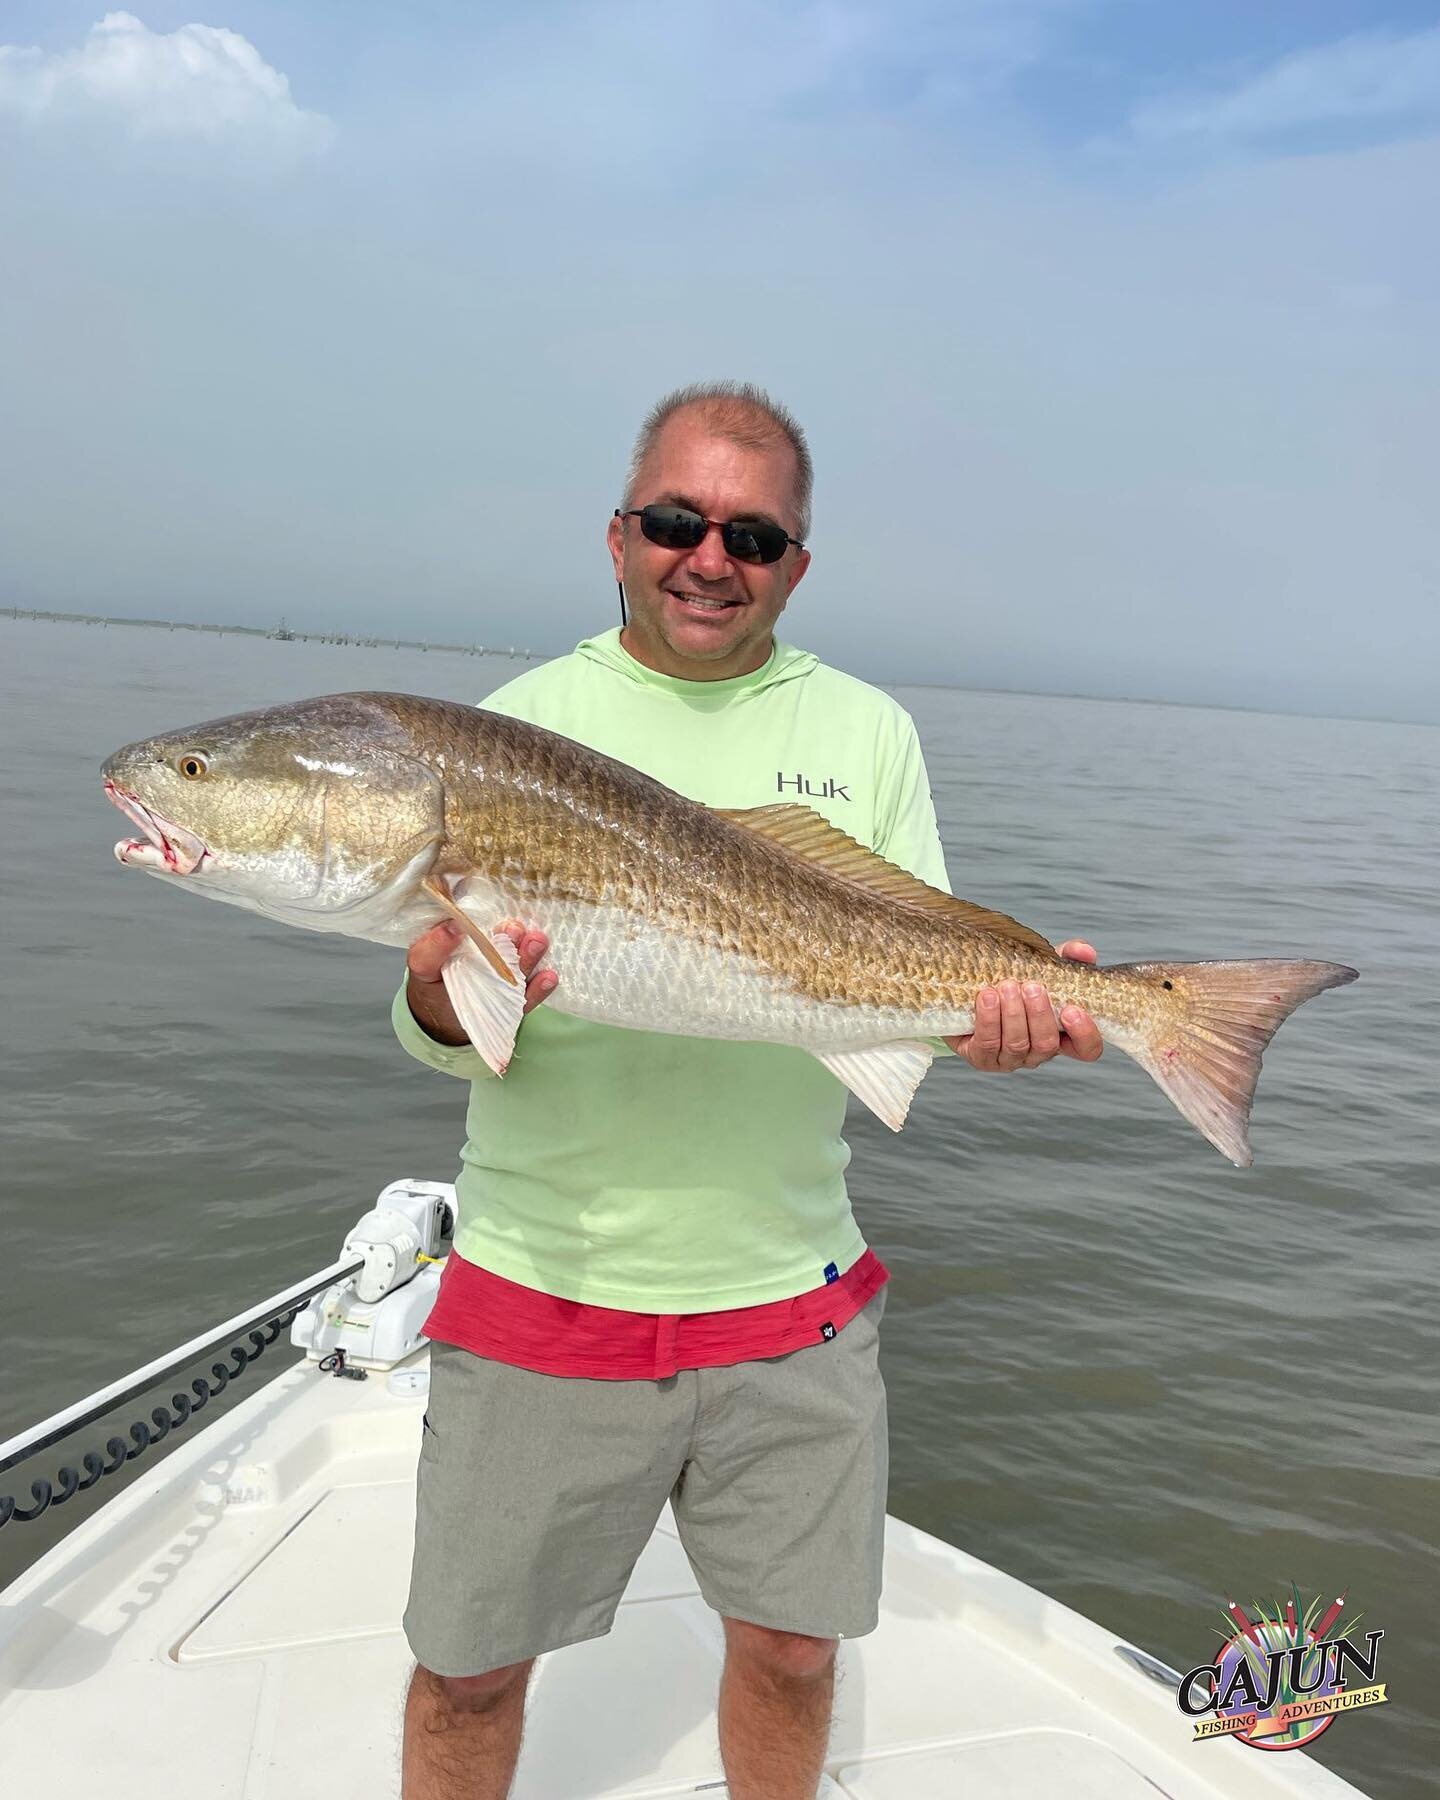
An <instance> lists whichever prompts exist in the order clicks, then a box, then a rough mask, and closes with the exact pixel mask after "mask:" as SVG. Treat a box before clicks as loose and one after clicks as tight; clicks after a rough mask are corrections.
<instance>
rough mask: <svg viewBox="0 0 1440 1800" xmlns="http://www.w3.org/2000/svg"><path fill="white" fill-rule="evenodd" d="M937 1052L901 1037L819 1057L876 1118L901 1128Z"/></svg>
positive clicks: (834, 1051)
mask: <svg viewBox="0 0 1440 1800" xmlns="http://www.w3.org/2000/svg"><path fill="white" fill-rule="evenodd" d="M934 1055H935V1052H934V1051H933V1050H932V1049H931V1048H930V1046H929V1044H922V1043H920V1042H918V1041H917V1040H911V1039H908V1038H902V1039H900V1040H899V1041H898V1042H897V1043H893V1044H877V1045H875V1046H874V1047H873V1048H872V1049H869V1050H832V1051H831V1053H830V1054H829V1055H828V1056H822V1057H820V1058H819V1060H820V1061H821V1062H822V1063H824V1065H825V1067H826V1068H827V1069H828V1070H829V1071H830V1073H831V1074H832V1075H834V1076H836V1077H837V1079H839V1080H840V1081H843V1082H844V1083H845V1085H846V1087H847V1088H849V1090H850V1092H851V1093H852V1094H854V1095H855V1097H856V1099H858V1100H863V1101H864V1102H865V1104H866V1105H867V1106H868V1107H869V1108H870V1110H871V1112H873V1113H874V1114H875V1116H876V1118H877V1119H881V1120H883V1121H884V1123H885V1124H886V1125H888V1126H889V1127H890V1129H891V1130H892V1131H898V1130H899V1129H900V1127H901V1126H902V1125H903V1124H904V1123H905V1115H906V1114H907V1113H908V1112H909V1111H910V1102H911V1100H913V1099H914V1097H915V1090H916V1088H917V1087H919V1085H920V1083H921V1082H922V1081H923V1080H924V1079H925V1074H926V1071H927V1070H928V1069H929V1067H930V1063H931V1061H932V1059H933V1058H934Z"/></svg>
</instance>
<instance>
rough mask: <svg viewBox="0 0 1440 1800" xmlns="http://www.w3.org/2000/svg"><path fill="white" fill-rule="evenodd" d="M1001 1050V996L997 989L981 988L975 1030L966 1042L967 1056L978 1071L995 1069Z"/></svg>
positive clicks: (976, 1009) (976, 998)
mask: <svg viewBox="0 0 1440 1800" xmlns="http://www.w3.org/2000/svg"><path fill="white" fill-rule="evenodd" d="M999 1049H1000V995H999V993H998V992H997V990H996V989H995V988H981V990H980V992H979V993H978V994H977V995H976V996H975V1029H974V1030H973V1031H972V1032H971V1033H970V1036H969V1038H968V1039H967V1040H966V1050H965V1054H966V1056H967V1057H968V1059H969V1061H970V1063H971V1064H972V1065H973V1066H974V1067H975V1068H977V1069H994V1068H998V1067H999V1065H998V1064H997V1062H996V1061H995V1057H996V1054H997V1052H998V1051H999Z"/></svg>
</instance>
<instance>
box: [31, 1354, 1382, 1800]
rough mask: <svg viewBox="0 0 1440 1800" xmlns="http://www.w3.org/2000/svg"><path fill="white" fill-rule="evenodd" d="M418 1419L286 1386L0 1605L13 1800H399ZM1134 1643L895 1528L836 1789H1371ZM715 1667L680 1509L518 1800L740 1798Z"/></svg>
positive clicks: (525, 1765)
mask: <svg viewBox="0 0 1440 1800" xmlns="http://www.w3.org/2000/svg"><path fill="white" fill-rule="evenodd" d="M424 1366H425V1358H424V1354H423V1353H422V1354H421V1355H420V1356H419V1357H417V1358H415V1359H412V1362H411V1364H410V1365H408V1367H410V1368H420V1369H423V1368H424ZM400 1373H401V1374H403V1373H404V1372H403V1371H401V1372H400ZM423 1406H424V1398H423V1395H422V1394H417V1393H397V1392H395V1391H393V1389H392V1386H391V1380H390V1378H387V1377H386V1376H385V1375H383V1374H373V1375H371V1377H370V1378H369V1379H368V1380H367V1381H363V1382H355V1381H344V1380H336V1379H334V1378H332V1377H330V1376H327V1375H321V1374H320V1373H318V1372H317V1370H316V1367H315V1365H314V1364H313V1363H308V1364H307V1363H301V1364H298V1365H296V1366H295V1367H293V1368H291V1369H289V1370H288V1371H286V1372H284V1373H282V1374H281V1375H280V1376H279V1377H277V1378H276V1379H274V1380H272V1381H271V1382H270V1383H269V1384H268V1385H265V1386H263V1387H260V1388H258V1389H257V1391H256V1392H255V1393H254V1394H252V1395H251V1396H250V1397H249V1398H248V1399H247V1400H246V1401H244V1402H243V1403H242V1404H241V1405H239V1406H237V1407H236V1408H235V1409H234V1410H233V1411H232V1412H231V1413H230V1414H229V1415H228V1417H226V1418H224V1419H222V1420H219V1421H217V1422H216V1423H215V1424H214V1425H212V1426H210V1427H209V1428H208V1429H205V1430H200V1429H199V1428H198V1426H197V1428H196V1430H195V1433H194V1436H193V1437H192V1438H191V1440H190V1441H189V1442H187V1443H183V1444H182V1446H181V1447H179V1448H177V1449H176V1450H174V1451H173V1452H172V1453H171V1454H170V1455H169V1456H168V1457H166V1458H165V1459H164V1460H162V1461H157V1462H156V1464H155V1466H154V1468H153V1469H151V1470H149V1471H148V1472H147V1473H145V1474H143V1475H142V1476H141V1477H140V1479H139V1480H138V1481H136V1482H135V1484H134V1485H133V1486H131V1487H130V1488H129V1489H128V1490H127V1491H126V1492H124V1493H123V1494H121V1495H120V1496H119V1497H118V1498H117V1499H116V1500H114V1501H112V1502H111V1504H110V1505H108V1506H106V1507H103V1508H101V1509H100V1510H99V1511H98V1512H97V1513H96V1514H95V1515H94V1516H92V1517H91V1518H90V1519H88V1520H87V1521H85V1522H84V1523H83V1524H82V1525H80V1526H78V1527H77V1528H76V1529H75V1530H74V1531H73V1532H71V1533H70V1535H69V1536H68V1537H66V1538H65V1539H64V1541H63V1542H61V1543H60V1544H59V1545H57V1546H56V1548H55V1549H54V1550H52V1551H51V1552H50V1553H49V1554H48V1555H47V1556H46V1557H44V1558H43V1559H42V1560H41V1561H40V1562H39V1563H37V1564H36V1565H35V1566H34V1567H33V1568H32V1569H30V1570H29V1571H28V1572H27V1573H26V1574H25V1575H24V1576H22V1577H21V1578H20V1579H19V1580H18V1581H17V1582H16V1583H14V1584H13V1585H12V1587H11V1588H10V1589H9V1590H8V1591H7V1592H5V1593H4V1594H3V1595H0V1696H3V1697H0V1744H3V1746H4V1753H3V1763H4V1768H5V1775H6V1780H5V1783H4V1786H5V1791H6V1792H8V1793H13V1794H17V1795H19V1794H27V1795H28V1794H46V1795H51V1796H59V1797H60V1800H71V1797H75V1800H78V1797H79V1796H81V1795H82V1794H83V1795H88V1794H90V1793H92V1792H104V1793H105V1794H106V1795H107V1796H110V1800H157V1797H166V1796H170V1795H185V1796H187V1797H190V1796H194V1797H196V1800H202V1797H203V1800H300V1797H305V1800H308V1797H309V1796H311V1795H315V1794H320V1793H326V1794H333V1795H343V1796H344V1800H393V1797H394V1796H396V1795H397V1794H398V1791H399V1745H400V1722H401V1710H402V1700H403V1695H404V1689H405V1685H406V1682H407V1679H408V1676H409V1671H410V1666H411V1658H410V1654H409V1651H408V1648H407V1646H406V1643H405V1639H404V1637H403V1636H402V1634H401V1631H400V1616H401V1612H402V1610H403V1606H404V1601H405V1593H406V1586H407V1581H408V1576H409V1564H410V1547H411V1538H412V1533H413V1525H414V1471H415V1462H416V1456H417V1452H418V1447H419V1434H420V1418H421V1412H422V1410H423ZM89 1441H90V1440H89V1439H88V1438H87V1439H85V1440H83V1441H82V1443H81V1444H80V1446H79V1447H80V1448H82V1449H83V1448H84V1445H85V1444H86V1443H88V1442H89ZM52 1455H53V1453H52ZM43 1466H45V1467H46V1468H47V1471H48V1467H49V1462H48V1459H47V1460H46V1462H45V1463H44V1465H43ZM23 1473H24V1472H23V1471H21V1470H16V1471H14V1474H15V1475H16V1476H20V1475H22V1474H23ZM21 1491H24V1488H23V1485H22V1487H21ZM7 1529H8V1530H11V1531H23V1530H24V1529H25V1526H24V1525H20V1524H12V1525H11V1526H9V1527H7ZM1117 1642H1119V1640H1117V1639H1115V1638H1114V1637H1112V1636H1111V1635H1110V1634H1109V1633H1108V1632H1104V1631H1102V1630H1100V1629H1099V1628H1098V1627H1097V1626H1095V1625H1092V1624H1090V1623H1089V1622H1088V1621H1086V1620H1084V1619H1082V1618H1080V1617H1079V1616H1078V1615H1076V1614H1075V1613H1072V1612H1070V1611H1068V1610H1067V1609H1066V1608H1064V1607H1061V1606H1058V1605H1056V1604H1055V1603H1054V1602H1053V1601H1050V1600H1047V1599H1045V1598H1044V1597H1043V1596H1042V1595H1040V1594H1038V1593H1037V1592H1035V1591H1034V1590H1033V1589H1030V1588H1027V1587H1025V1586H1023V1585H1022V1584H1021V1583H1019V1582H1016V1581H1014V1580H1012V1579H1011V1578H1010V1577H1008V1576H1006V1575H1004V1574H1001V1573H1000V1572H999V1571H997V1570H995V1569H992V1568H989V1567H987V1566H986V1565H985V1564H983V1563H980V1562H977V1561H975V1560H974V1559H973V1558H972V1557H969V1556H966V1555H964V1554H963V1553H962V1552H961V1551H958V1550H955V1549H952V1548H951V1547H950V1546H949V1545H946V1544H942V1543H940V1542H939V1541H938V1540H936V1539H934V1538H931V1537H927V1536H926V1535H925V1534H924V1533H923V1532H919V1531H916V1530H914V1529H912V1528H911V1527H909V1526H906V1525H903V1524H901V1523H899V1522H898V1521H896V1520H891V1521H890V1522H889V1527H888V1537H887V1574H886V1591H885V1600H884V1612H883V1618H882V1622H881V1625H880V1628H879V1630H878V1631H876V1632H875V1633H873V1634H872V1635H871V1636H869V1637H866V1638H863V1639H859V1640H857V1641H855V1642H854V1643H849V1644H845V1645H843V1646H842V1648H841V1678H840V1684H839V1691H838V1696H837V1708H836V1722H835V1729H834V1733H833V1737H832V1743H831V1753H830V1758H829V1762H828V1764H827V1769H828V1775H827V1779H826V1784H825V1786H824V1787H823V1789H822V1793H823V1794H825V1795H826V1796H828V1797H829V1800H838V1797H839V1796H845V1797H847V1800H930V1797H935V1800H940V1797H943V1800H956V1797H957V1796H962V1795H963V1796H975V1797H976V1800H979V1797H981V1796H985V1797H990V1796H1000V1797H1010V1796H1014V1797H1015V1800H1032V1797H1035V1800H1038V1797H1040V1796H1044V1797H1045V1800H1053V1797H1054V1796H1066V1797H1068V1800H1155V1797H1156V1795H1157V1794H1159V1795H1169V1796H1171V1797H1172V1800H1221V1797H1223V1800H1249V1797H1251V1796H1253V1797H1254V1800H1262V1797H1268V1796H1276V1797H1278V1796H1282V1795H1311V1796H1315V1797H1317V1800H1319V1797H1324V1796H1329V1797H1331V1800H1339V1797H1340V1796H1343V1795H1354V1794H1355V1793H1356V1792H1357V1790H1355V1789H1353V1788H1351V1787H1349V1786H1347V1785H1346V1784H1345V1783H1344V1782H1341V1781H1339V1780H1337V1779H1336V1778H1335V1777H1334V1776H1331V1775H1329V1774H1328V1773H1327V1772H1326V1771H1325V1770H1323V1769H1322V1768H1321V1767H1320V1766H1319V1765H1317V1764H1315V1763H1314V1762H1312V1761H1311V1760H1310V1759H1309V1758H1307V1757H1306V1756H1305V1755H1304V1754H1303V1753H1300V1752H1291V1753H1288V1754H1285V1755H1281V1756H1276V1755H1273V1754H1272V1755H1264V1754H1261V1753H1258V1752H1256V1751H1253V1750H1248V1749H1245V1748H1243V1747H1241V1746H1238V1745H1235V1744H1228V1743H1219V1742H1214V1743H1204V1744H1196V1743H1193V1742H1192V1741H1191V1736H1190V1733H1191V1725H1190V1722H1189V1721H1188V1720H1187V1719H1185V1718H1184V1717H1183V1716H1182V1715H1181V1714H1180V1712H1179V1710H1178V1709H1177V1707H1176V1704H1175V1697H1174V1692H1173V1689H1172V1688H1171V1687H1169V1686H1167V1685H1164V1684H1162V1683H1161V1682H1159V1681H1156V1680H1153V1679H1150V1678H1147V1677H1146V1676H1145V1675H1143V1674H1141V1673H1140V1672H1139V1671H1138V1670H1137V1669H1136V1668H1134V1667H1133V1666H1132V1665H1131V1664H1130V1663H1129V1662H1127V1661H1126V1660H1124V1659H1123V1658H1122V1657H1120V1656H1118V1655H1116V1653H1115V1646H1116V1644H1117ZM720 1649H721V1640H720V1633H719V1628H718V1623H717V1621H716V1619H715V1618H714V1616H713V1614H711V1613H710V1611H709V1610H708V1609H707V1608H706V1606H705V1605H704V1603H703V1602H702V1601H701V1599H700V1597H699V1595H698V1593H697V1591H696V1587H695V1583H694V1580H693V1578H692V1576H691V1573H690V1568H689V1565H688V1563H687V1561H686V1559H685V1555H684V1552H683V1551H682V1549H681V1547H680V1544H679V1542H678V1540H677V1539H676V1537H675V1535H674V1532H673V1528H672V1526H671V1524H670V1520H669V1515H668V1513H667V1514H666V1515H665V1516H664V1517H663V1518H662V1520H661V1523H660V1525H659V1527H658V1528H657V1530H656V1532H655V1535H654V1537H653V1539H652V1541H651V1543H650V1545H649V1547H648V1549H647V1550H646V1552H645V1555H644V1556H643V1558H642V1559H641V1562H640V1564H639V1567H638V1568H637V1570H636V1573H635V1577H634V1579H633V1581H632V1583H631V1585H630V1589H629V1591H628V1593H627V1595H626V1597H625V1601H624V1604H623V1605H622V1606H621V1608H620V1613H619V1616H618V1618H617V1620H616V1624H615V1629H614V1631H613V1632H612V1633H611V1634H610V1636H609V1637H608V1638H602V1639H599V1640H596V1641H595V1642H592V1643H588V1644H583V1645H579V1646H576V1647H575V1648H573V1649H570V1650H565V1651H561V1652H559V1653H557V1654H556V1655H554V1656H551V1657H547V1658H545V1659H543V1661H542V1663H541V1665H540V1668H539V1670H538V1672H537V1675H536V1678H535V1684H534V1687H533V1689H532V1698H531V1703H530V1714H529V1724H528V1728H527V1741H526V1749H525V1752H524V1754H523V1756H522V1759H521V1764H520V1772H519V1775H518V1777H517V1780H516V1785H515V1789H514V1796H515V1800H600V1797H601V1796H607V1797H618V1796H621V1795H626V1796H638V1795H647V1796H658V1795H670V1794H691V1793H694V1792H695V1791H696V1790H697V1789H704V1790H707V1791H709V1792H712V1793H715V1794H716V1795H717V1796H721V1795H723V1778H722V1774H721V1769H720V1762H719V1757H718V1754H717V1751H716V1745H715V1720H714V1703H715V1690H716V1684H717V1680H718V1676H719V1670H720Z"/></svg>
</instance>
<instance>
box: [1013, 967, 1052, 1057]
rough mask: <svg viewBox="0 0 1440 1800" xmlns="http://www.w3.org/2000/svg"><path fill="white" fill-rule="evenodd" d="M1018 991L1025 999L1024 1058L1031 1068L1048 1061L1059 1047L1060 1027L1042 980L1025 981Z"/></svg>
mask: <svg viewBox="0 0 1440 1800" xmlns="http://www.w3.org/2000/svg"><path fill="white" fill-rule="evenodd" d="M1020 991H1021V994H1022V996H1023V998H1024V1001H1025V1025H1026V1030H1027V1031H1028V1033H1029V1040H1030V1049H1029V1055H1028V1056H1027V1057H1026V1059H1025V1060H1026V1061H1027V1062H1028V1063H1029V1065H1030V1067H1031V1068H1032V1069H1033V1068H1038V1067H1039V1065H1040V1064H1041V1063H1042V1062H1049V1060H1050V1058H1051V1057H1052V1056H1053V1055H1054V1054H1055V1052H1056V1051H1057V1050H1058V1049H1059V1048H1060V1027H1059V1026H1058V1025H1057V1024H1056V1023H1055V1008H1054V1007H1053V1006H1052V1005H1051V1003H1050V995H1049V994H1048V993H1047V992H1046V989H1045V985H1044V983H1043V982H1040V981H1027V982H1026V983H1025V985H1024V987H1023V988H1022V989H1021V990H1020Z"/></svg>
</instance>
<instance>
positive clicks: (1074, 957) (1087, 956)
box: [1060, 938, 1099, 963]
mask: <svg viewBox="0 0 1440 1800" xmlns="http://www.w3.org/2000/svg"><path fill="white" fill-rule="evenodd" d="M1060 954H1061V955H1062V956H1066V957H1069V959H1070V961H1071V962H1088V963H1093V962H1098V961H1099V958H1098V957H1097V956H1096V954H1095V946H1094V945H1093V944H1087V943H1086V942H1085V940H1084V938H1071V939H1069V941H1068V942H1066V943H1064V944H1062V945H1061V946H1060Z"/></svg>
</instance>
